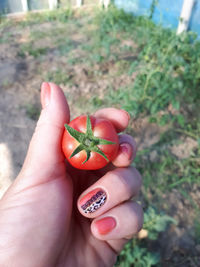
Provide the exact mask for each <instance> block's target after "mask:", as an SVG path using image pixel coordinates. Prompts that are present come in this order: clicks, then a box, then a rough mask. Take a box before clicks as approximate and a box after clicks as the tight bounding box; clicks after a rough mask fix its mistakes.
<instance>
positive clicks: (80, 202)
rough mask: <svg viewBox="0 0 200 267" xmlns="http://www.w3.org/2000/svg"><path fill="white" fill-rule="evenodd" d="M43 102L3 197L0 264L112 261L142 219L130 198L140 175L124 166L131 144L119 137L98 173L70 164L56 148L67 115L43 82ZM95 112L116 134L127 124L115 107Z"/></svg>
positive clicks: (44, 266) (59, 96)
mask: <svg viewBox="0 0 200 267" xmlns="http://www.w3.org/2000/svg"><path fill="white" fill-rule="evenodd" d="M41 102H42V107H43V109H42V112H41V115H40V118H39V121H38V123H37V126H36V129H35V132H34V134H33V137H32V140H31V143H30V146H29V149H28V153H27V156H26V159H25V162H24V165H23V168H22V170H21V172H20V174H19V175H18V177H17V178H16V180H15V181H14V183H13V184H12V185H11V187H10V188H9V189H8V191H7V192H6V193H5V195H4V196H3V198H2V199H1V201H0V266H1V267H13V266H14V267H32V266H33V267H51V266H60V267H64V266H67V267H75V266H76V267H78V266H92V267H95V266H113V264H114V263H115V261H116V256H117V254H118V253H119V252H120V251H121V249H122V248H123V246H124V244H125V243H126V242H127V241H128V239H129V238H131V237H133V235H134V234H136V233H137V232H138V231H139V230H140V228H141V226H142V221H143V215H142V209H141V207H140V206H139V205H138V204H137V203H136V202H134V201H132V200H131V199H132V197H134V196H135V195H136V194H137V193H138V192H139V190H140V187H141V177H140V174H139V173H138V171H137V170H136V169H135V168H134V167H129V166H130V164H131V162H132V160H133V158H134V157H135V153H136V145H135V142H134V140H133V139H132V137H131V136H129V135H126V134H121V135H119V142H120V149H119V152H118V155H117V157H116V158H115V160H114V161H113V162H112V163H110V164H109V165H107V166H106V167H104V168H103V169H100V170H96V171H82V170H78V169H74V168H73V167H72V166H71V165H69V164H68V163H66V162H65V159H64V156H63V153H62V150H61V140H62V136H63V131H64V123H68V122H69V119H70V113H69V107H68V104H67V102H66V99H65V96H64V94H63V92H62V90H61V89H60V88H59V87H58V86H57V85H55V84H53V83H43V85H42V90H41ZM94 115H95V116H96V117H103V118H107V119H109V120H110V121H111V122H112V123H113V125H114V127H115V128H116V130H117V131H118V132H121V131H123V130H124V129H125V128H126V127H127V125H128V121H129V116H128V114H127V113H126V112H125V111H122V110H118V109H114V108H108V109H102V110H99V111H97V112H96V113H95V114H94ZM91 191H92V193H90V192H91ZM88 193H90V194H89V196H88V195H87V194H88ZM97 197H98V200H99V198H101V204H102V205H101V206H100V205H98V203H97V202H98V201H97V200H96V198H97ZM88 200H89V201H88ZM90 204H91V205H90ZM94 206H95V207H98V209H97V210H95V208H94ZM91 211H94V212H91Z"/></svg>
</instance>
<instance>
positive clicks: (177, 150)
mask: <svg viewBox="0 0 200 267" xmlns="http://www.w3.org/2000/svg"><path fill="white" fill-rule="evenodd" d="M53 27H54V28H55V27H58V28H63V25H60V24H59V23H57V25H55V24H54V25H52V23H51V22H45V23H43V24H40V25H39V26H38V25H32V26H31V31H33V30H35V31H37V30H41V29H42V31H44V32H45V31H47V30H53ZM72 27H73V26H72ZM5 32H9V34H10V35H9V36H8V37H7V41H6V42H0V197H1V196H2V195H3V193H4V192H5V190H6V189H7V188H8V186H9V185H10V184H11V183H12V181H13V180H14V179H15V177H16V176H17V174H18V173H19V171H20V169H21V167H22V164H23V161H24V158H25V155H26V151H27V148H28V144H29V142H30V139H31V136H32V134H33V131H34V128H35V125H36V121H37V117H38V114H39V112H40V101H39V98H40V96H39V95H40V85H41V83H42V82H43V80H44V79H45V75H46V74H47V70H48V72H50V73H51V72H52V71H55V70H57V69H58V68H61V69H62V70H64V72H65V73H66V74H67V76H68V77H69V80H70V82H71V84H70V85H68V84H67V85H66V84H64V83H63V84H60V86H61V87H62V88H63V90H64V92H65V95H66V96H70V97H69V98H68V100H69V104H70V106H71V107H72V114H73V117H75V116H77V115H78V114H80V113H82V111H83V110H84V106H85V104H86V103H87V100H88V99H90V97H91V96H92V95H95V92H97V91H98V95H99V96H100V98H101V97H103V96H104V94H105V91H106V89H107V88H108V86H109V85H110V84H115V87H116V88H119V87H120V86H122V85H125V84H128V83H129V82H130V81H134V79H135V76H136V73H134V74H133V75H132V76H129V77H127V76H126V75H124V74H123V75H119V76H118V77H116V76H113V75H112V73H114V72H115V67H116V65H115V62H112V61H111V62H110V64H106V65H103V64H102V65H98V64H97V65H95V66H94V68H93V72H95V70H96V71H99V70H100V71H101V73H102V75H101V77H100V78H99V79H95V80H94V79H93V75H92V74H91V72H89V70H88V68H87V65H85V64H84V63H83V62H81V63H77V64H75V65H69V64H67V58H66V55H60V54H59V51H58V48H57V46H56V44H55V42H53V41H52V38H50V37H46V38H45V39H42V40H38V41H37V42H35V43H34V45H35V48H36V47H37V48H41V47H43V46H44V47H48V52H47V53H46V54H45V55H41V56H40V57H34V56H32V55H30V54H25V56H24V57H21V56H19V51H20V49H21V47H22V45H23V44H26V43H27V40H29V41H30V27H28V26H27V27H26V28H20V27H18V28H15V27H10V26H9V27H8V28H4V29H0V36H1V35H2V36H3V34H4V35H5ZM70 40H72V41H73V47H74V48H75V50H74V54H75V55H76V56H77V57H81V54H82V53H83V52H82V51H81V50H80V49H79V45H80V44H82V43H83V42H86V41H87V38H86V37H85V35H84V34H81V33H77V31H73V30H71V32H70ZM126 42H128V41H126ZM130 42H131V41H130ZM130 42H129V43H128V45H134V44H131V43H130ZM126 44H127V43H126ZM128 57H129V55H123V60H126V59H127V58H128ZM75 103H77V105H75ZM72 104H74V105H73V106H72ZM132 127H133V129H134V133H135V139H136V141H137V143H138V149H139V150H141V149H144V148H148V147H150V146H152V145H153V144H154V143H156V142H158V140H159V138H160V134H161V133H163V132H164V131H166V130H167V128H166V127H159V126H158V125H156V124H153V123H149V122H148V118H144V119H137V120H134V122H133V125H132ZM196 147H197V144H196V142H195V141H194V140H193V139H192V138H186V139H185V140H183V142H182V143H181V144H179V145H176V146H175V145H174V146H173V147H171V152H172V153H174V154H175V155H176V156H177V157H178V158H179V157H180V158H183V157H188V156H189V155H190V153H192V151H193V150H194V149H195V148H196ZM186 148H187V149H186ZM183 152H184V153H183ZM157 156H158V155H157V154H156V151H152V154H151V155H150V160H152V161H155V160H156V157H157ZM193 189H194V190H192V192H190V193H189V194H190V196H191V198H192V199H195V202H196V203H200V197H199V189H200V188H198V187H197V186H196V187H195V188H193ZM163 198H164V199H166V201H167V203H168V206H170V207H171V215H172V216H173V217H174V218H176V219H177V221H178V225H172V226H171V227H170V228H169V229H168V231H166V232H165V233H164V234H162V235H161V236H160V242H159V246H160V248H161V251H162V257H163V262H164V263H163V266H167V265H170V266H181V267H184V266H185V267H186V266H187V267H188V266H200V258H198V256H197V255H199V254H200V248H199V247H200V244H197V243H195V237H194V231H193V228H192V225H193V220H194V218H193V214H192V212H191V203H190V202H189V201H188V199H185V198H184V197H183V196H182V195H181V194H180V193H179V192H178V191H176V190H173V191H172V192H171V193H170V194H168V195H166V196H163ZM188 254H189V255H190V257H189V258H188V257H187V255H188ZM197 262H198V263H199V265H198V263H197ZM195 264H196V265H195Z"/></svg>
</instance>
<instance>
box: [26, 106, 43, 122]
mask: <svg viewBox="0 0 200 267" xmlns="http://www.w3.org/2000/svg"><path fill="white" fill-rule="evenodd" d="M25 110H26V115H27V116H28V117H29V118H30V119H32V120H34V121H36V120H38V118H39V115H40V109H39V108H38V106H37V105H34V104H27V105H26V106H25Z"/></svg>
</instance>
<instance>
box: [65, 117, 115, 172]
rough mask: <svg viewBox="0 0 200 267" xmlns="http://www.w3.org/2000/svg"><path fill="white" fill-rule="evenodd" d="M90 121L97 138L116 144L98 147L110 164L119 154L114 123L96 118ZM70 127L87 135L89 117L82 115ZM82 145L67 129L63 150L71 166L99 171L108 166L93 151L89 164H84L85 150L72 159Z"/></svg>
mask: <svg viewBox="0 0 200 267" xmlns="http://www.w3.org/2000/svg"><path fill="white" fill-rule="evenodd" d="M90 121H91V125H92V130H93V134H94V136H95V137H98V138H101V139H106V140H108V141H111V142H114V143H115V144H106V145H98V148H99V149H100V150H101V151H102V152H103V153H104V154H105V155H106V157H107V158H108V160H109V162H110V161H112V160H113V159H114V158H115V157H116V155H117V152H118V149H119V140H118V135H117V132H116V130H115V128H114V126H113V125H112V123H111V122H110V121H108V120H106V119H103V118H96V117H94V116H90ZM68 125H69V126H70V127H72V128H74V129H75V130H77V131H79V132H82V133H86V130H87V116H86V115H81V116H79V117H77V118H75V119H74V120H72V121H71V122H70V123H69V124H68ZM79 145H80V143H79V142H78V141H77V140H76V139H75V138H74V137H72V136H71V135H70V134H69V132H68V131H67V130H66V129H65V131H64V134H63V139H62V150H63V152H64V155H65V157H66V159H67V160H68V161H69V162H70V164H71V165H72V166H73V167H75V168H77V169H82V170H97V169H100V168H103V167H104V166H106V165H107V164H108V163H109V162H108V161H107V160H106V159H105V158H104V157H103V156H102V155H100V154H98V153H97V152H94V151H91V155H90V158H89V160H88V161H87V162H85V163H83V162H84V161H85V160H86V157H87V154H86V151H85V150H82V151H80V152H79V153H78V154H76V155H75V156H73V157H72V158H70V156H71V154H72V152H73V151H74V150H75V149H76V148H77V147H78V146H79Z"/></svg>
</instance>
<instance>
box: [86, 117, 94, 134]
mask: <svg viewBox="0 0 200 267" xmlns="http://www.w3.org/2000/svg"><path fill="white" fill-rule="evenodd" d="M86 133H87V134H88V135H89V136H93V131H92V124H91V120H90V116H89V115H87V132H86Z"/></svg>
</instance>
